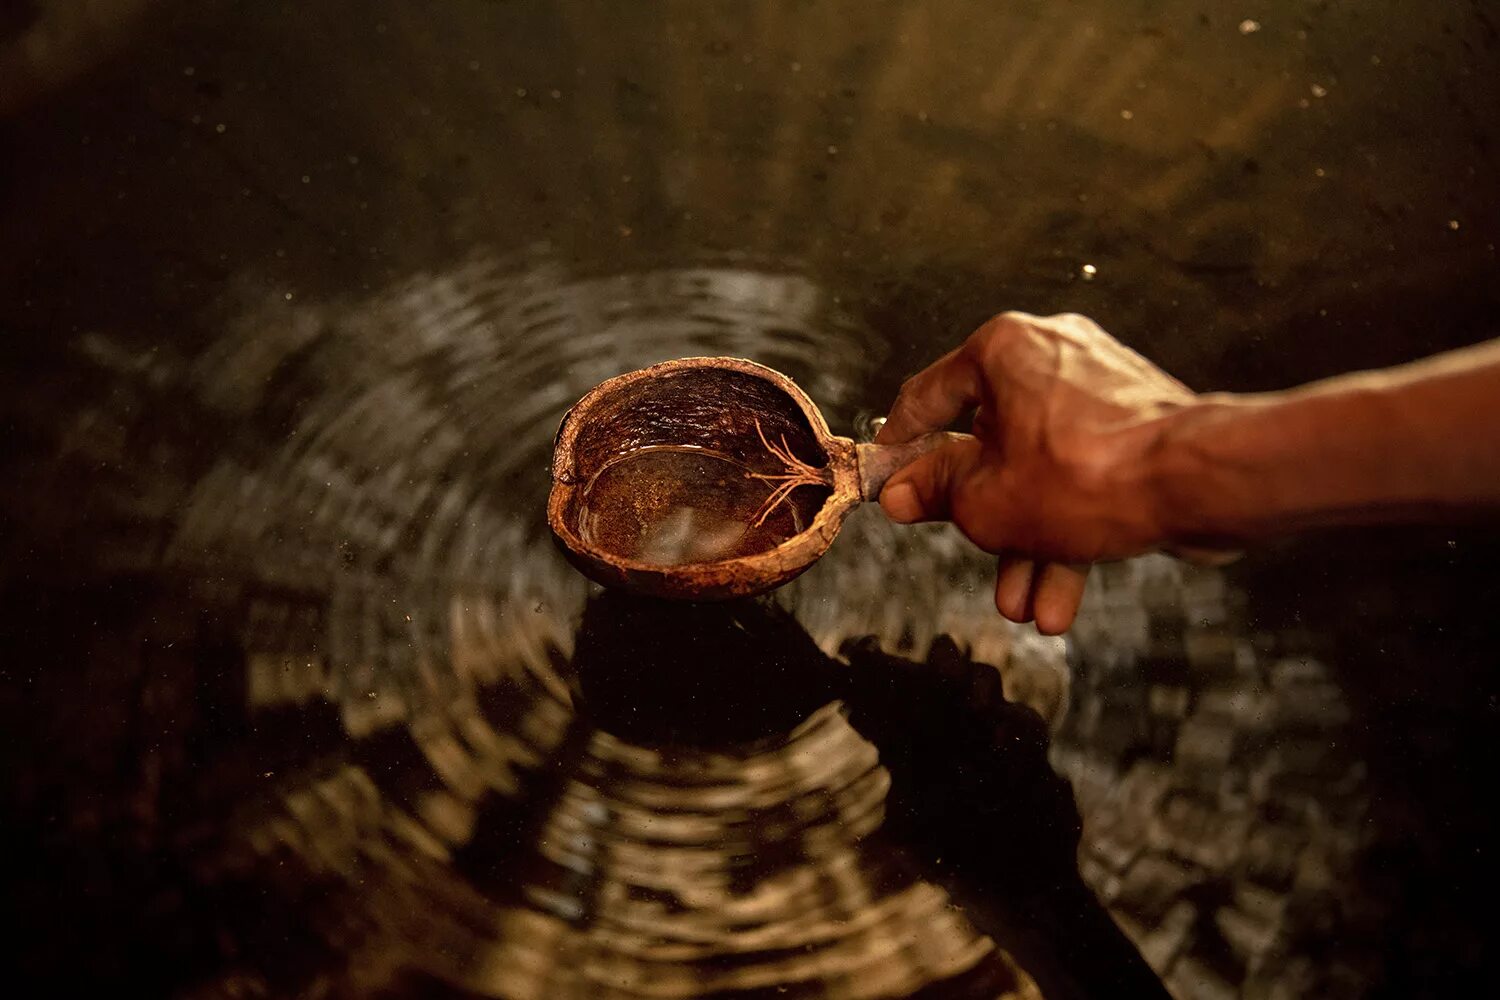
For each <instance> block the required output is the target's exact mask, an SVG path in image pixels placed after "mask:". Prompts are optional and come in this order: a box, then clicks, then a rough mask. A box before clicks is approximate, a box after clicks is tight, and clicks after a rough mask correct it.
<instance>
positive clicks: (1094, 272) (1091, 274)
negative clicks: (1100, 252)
mask: <svg viewBox="0 0 1500 1000" xmlns="http://www.w3.org/2000/svg"><path fill="white" fill-rule="evenodd" d="M1078 270H1079V272H1080V273H1081V274H1082V275H1083V280H1084V281H1093V280H1094V278H1095V277H1097V276H1098V274H1099V269H1098V268H1097V267H1095V266H1094V265H1093V264H1085V265H1083V267H1081V268H1079V269H1078Z"/></svg>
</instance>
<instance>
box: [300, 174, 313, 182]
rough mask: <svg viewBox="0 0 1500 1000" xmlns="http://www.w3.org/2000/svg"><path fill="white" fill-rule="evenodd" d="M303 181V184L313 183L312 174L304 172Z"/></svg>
mask: <svg viewBox="0 0 1500 1000" xmlns="http://www.w3.org/2000/svg"><path fill="white" fill-rule="evenodd" d="M302 183H303V184H311V183H312V177H311V175H309V174H303V175H302Z"/></svg>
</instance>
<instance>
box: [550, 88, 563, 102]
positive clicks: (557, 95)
mask: <svg viewBox="0 0 1500 1000" xmlns="http://www.w3.org/2000/svg"><path fill="white" fill-rule="evenodd" d="M551 96H552V99H553V100H554V101H560V100H562V91H560V90H558V89H556V88H553V90H552V92H551Z"/></svg>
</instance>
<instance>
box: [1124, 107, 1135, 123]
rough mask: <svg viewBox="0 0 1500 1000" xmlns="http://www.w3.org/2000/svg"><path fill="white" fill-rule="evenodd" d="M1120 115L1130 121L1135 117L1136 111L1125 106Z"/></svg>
mask: <svg viewBox="0 0 1500 1000" xmlns="http://www.w3.org/2000/svg"><path fill="white" fill-rule="evenodd" d="M1120 117H1121V118H1123V119H1125V120H1126V121H1130V119H1132V118H1134V117H1135V112H1134V111H1131V110H1130V109H1129V108H1125V109H1123V110H1122V111H1121V112H1120Z"/></svg>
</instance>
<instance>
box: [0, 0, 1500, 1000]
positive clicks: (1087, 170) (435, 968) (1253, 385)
mask: <svg viewBox="0 0 1500 1000" xmlns="http://www.w3.org/2000/svg"><path fill="white" fill-rule="evenodd" d="M75 6H76V5H65V4H62V3H60V2H56V3H54V2H52V0H37V2H33V3H31V4H22V5H20V7H18V9H17V10H18V12H17V13H15V14H14V15H12V14H9V13H7V14H4V15H0V115H3V118H0V147H3V153H4V158H3V160H0V162H3V167H0V199H3V201H0V234H3V235H0V334H3V336H4V338H5V347H4V353H3V355H0V356H3V358H4V361H3V363H0V429H3V434H4V438H3V440H4V442H5V443H4V445H3V446H0V517H3V522H0V523H3V524H4V525H5V527H4V530H3V531H0V546H3V547H0V559H3V562H0V607H3V608H4V611H3V612H0V640H3V643H4V645H3V649H0V656H3V660H0V734H3V735H0V765H3V779H0V829H3V834H0V837H3V842H0V848H3V855H0V865H3V868H4V873H5V874H4V878H5V888H4V892H3V898H4V903H3V904H0V906H3V909H4V910H6V911H8V913H7V915H9V916H10V917H11V918H12V919H11V920H10V921H8V925H9V926H12V927H13V928H20V929H19V931H16V930H13V931H12V932H11V937H10V939H9V941H8V943H9V944H11V945H12V948H13V949H14V950H13V955H12V958H11V961H10V962H8V963H7V965H6V971H5V972H4V973H0V983H4V984H5V985H4V986H3V987H0V988H4V989H6V990H7V992H15V991H16V990H19V991H20V992H19V993H17V995H43V994H47V995H64V994H68V993H70V992H73V991H76V990H80V989H88V988H95V989H97V988H101V987H113V986H116V985H118V984H121V983H131V984H134V985H136V986H137V987H138V988H139V990H140V991H141V992H143V993H144V994H146V995H169V996H185V997H205V998H206V997H258V996H265V997H309V998H311V997H371V996H373V997H437V996H490V997H507V998H533V997H534V998H553V997H577V998H593V997H620V998H626V997H629V998H646V997H651V998H668V997H689V996H702V995H712V996H718V997H735V998H748V997H762V996H766V997H771V996H776V997H779V996H826V997H842V998H876V997H899V996H924V997H934V998H941V997H968V996H976V997H978V996H984V997H993V996H1017V997H1033V996H1038V995H1041V996H1047V997H1073V996H1126V995H1132V996H1133V995H1151V993H1152V992H1153V991H1156V992H1157V994H1158V995H1160V990H1162V989H1166V990H1169V991H1170V992H1171V993H1172V994H1173V995H1175V996H1178V997H1214V998H1217V997H1225V996H1247V997H1267V998H1270V997H1295V996H1318V997H1355V996H1366V995H1403V996H1404V995H1410V996H1461V995H1482V994H1481V993H1476V992H1475V986H1474V982H1475V980H1476V979H1477V978H1478V977H1488V978H1493V970H1494V965H1493V958H1492V957H1491V952H1492V949H1491V948H1490V945H1491V944H1492V942H1493V939H1494V935H1495V932H1496V930H1497V928H1496V923H1495V920H1494V917H1493V915H1492V914H1493V902H1494V901H1493V898H1492V896H1491V895H1490V894H1489V893H1488V890H1487V888H1486V885H1487V883H1488V881H1489V880H1491V879H1493V877H1494V875H1495V870H1494V860H1493V858H1492V857H1491V855H1492V853H1493V852H1492V850H1491V847H1492V845H1493V844H1495V843H1496V842H1497V840H1500V838H1497V835H1500V821H1497V818H1496V807H1495V804H1494V796H1493V792H1492V790H1491V787H1490V786H1491V784H1492V782H1491V781H1490V779H1489V777H1488V775H1489V767H1488V761H1489V760H1491V759H1492V758H1493V755H1494V752H1495V741H1494V735H1493V734H1494V732H1495V731H1496V730H1495V727H1496V723H1497V722H1500V687H1497V685H1500V680H1497V677H1500V673H1497V671H1496V670H1495V661H1496V658H1495V652H1494V651H1495V649H1496V637H1497V631H1496V630H1497V628H1500V626H1497V624H1496V620H1495V617H1494V610H1493V609H1494V606H1495V602H1496V598H1497V597H1500V593H1497V588H1496V585H1495V582H1494V559H1495V556H1496V554H1497V551H1500V546H1497V545H1496V536H1495V533H1494V532H1493V531H1492V530H1490V529H1488V528H1485V527H1484V526H1470V527H1463V528H1455V529H1451V530H1449V529H1444V530H1441V531H1434V532H1402V533H1390V532H1365V533H1359V534H1357V535H1347V536H1342V535H1341V536H1331V537H1322V538H1318V539H1311V540H1306V541H1301V542H1297V543H1288V544H1284V545H1280V546H1275V547H1271V548H1268V549H1266V550H1263V551H1260V552H1256V553H1252V554H1251V556H1250V557H1249V558H1248V559H1247V560H1246V561H1245V562H1244V563H1243V564H1241V565H1240V566H1237V567H1235V568H1233V569H1232V570H1230V571H1226V572H1220V571H1210V570H1199V569H1192V568H1188V567H1184V566H1181V565H1179V564H1176V563H1174V562H1172V561H1170V560H1167V559H1165V558H1162V557H1150V558H1146V559H1140V560H1133V561H1130V562H1127V563H1123V564H1119V565H1115V566H1109V567H1104V568H1102V569H1101V570H1100V571H1099V572H1098V573H1097V574H1096V576H1095V579H1094V580H1093V581H1092V582H1091V585H1090V593H1089V596H1088V600H1087V604H1086V610H1085V614H1084V615H1083V617H1082V618H1081V619H1080V621H1079V623H1078V625H1077V627H1076V628H1075V629H1074V630H1073V632H1072V633H1071V634H1070V635H1069V636H1068V638H1067V640H1066V642H1064V641H1063V640H1049V639H1043V638H1041V637H1039V636H1037V635H1036V634H1035V632H1034V631H1033V630H1031V629H1030V628H1029V627H1026V628H1013V627H1010V626H1008V625H1007V624H1006V623H1004V622H1003V621H1001V620H1000V619H999V618H998V617H997V616H996V615H995V614H994V611H993V607H992V604H991V590H990V588H991V586H992V583H991V576H992V569H993V567H992V564H991V560H990V559H989V557H987V556H984V555H982V554H980V553H977V552H976V551H975V550H974V549H973V548H972V547H970V546H969V545H968V544H967V543H966V542H965V541H964V539H963V538H962V537H961V536H959V535H958V534H957V533H956V532H954V531H952V530H950V529H948V528H946V527H942V526H923V527H918V528H897V527H894V526H892V525H889V524H887V523H886V522H885V521H884V519H883V518H882V517H881V516H880V515H879V513H878V511H868V510H867V511H860V512H858V513H857V514H856V515H855V516H854V517H852V518H851V519H850V521H849V522H848V524H847V526H846V527H845V528H844V530H843V532H842V533H841V535H840V537H839V539H838V541H837V542H836V543H835V545H834V546H833V548H832V549H831V550H830V552H829V554H828V555H827V556H825V557H824V559H823V560H821V561H820V562H819V563H818V565H816V566H815V567H814V568H813V569H812V570H810V571H809V572H808V573H807V574H806V575H805V576H804V577H802V578H801V579H799V580H798V581H796V582H795V583H794V584H792V585H789V586H788V587H786V588H783V589H782V590H781V591H780V592H778V593H777V594H775V595H773V597H771V598H769V599H766V600H762V601H752V602H743V603H731V604H725V605H718V606H710V607H691V606H686V605H664V604H658V603H653V602H647V601H638V600H632V599H629V598H625V597H622V596H619V595H609V594H603V593H601V592H599V591H597V589H595V588H592V587H591V586H590V585H588V584H587V583H586V581H584V580H583V579H582V578H581V577H579V576H578V575H577V574H576V573H575V572H574V571H572V570H571V569H570V568H568V566H567V565H566V563H565V562H564V561H563V560H562V558H561V557H560V555H559V554H558V552H557V551H556V549H555V547H554V545H553V543H552V541H551V540H550V538H549V537H548V535H547V532H546V526H545V516H544V511H543V504H544V501H545V497H546V491H547V486H548V475H547V470H548V459H549V457H550V452H551V446H552V441H553V435H554V434H555V432H556V429H557V424H558V420H559V418H560V417H561V415H562V413H563V412H564V411H565V410H566V408H567V407H568V406H569V405H570V404H571V403H573V402H574V401H575V400H577V399H578V398H579V397H580V396H581V395H582V394H583V393H584V392H586V391H587V390H588V389H590V388H591V387H593V386H594V385H596V384H597V383H598V382H600V381H602V380H604V379H606V378H609V377H611V376H613V375H617V374H619V373H621V372H624V371H628V370H632V369H635V368H639V367H642V366H644V365H647V364H651V363H654V362H657V361H660V360H664V359H667V358H673V357H680V356H685V355H704V354H725V355H734V356H740V357H748V358H752V359H754V360H757V361H760V362H763V363H765V364H768V365H771V366H772V367H775V368H777V369H779V370H781V371H784V372H786V373H787V374H788V375H790V376H791V377H792V378H794V379H795V380H796V381H797V382H798V383H799V384H800V385H801V386H802V387H803V388H804V389H805V390H806V391H807V392H808V394H809V395H810V396H811V397H812V399H813V400H814V401H815V402H816V403H817V405H818V406H819V407H820V408H821V409H822V410H823V412H824V413H825V414H826V415H827V417H828V419H829V422H830V424H831V425H832V428H833V430H834V432H835V433H842V434H851V435H855V436H861V435H865V434H867V432H868V429H869V426H870V420H871V419H872V418H873V417H875V416H877V415H879V414H880V413H882V412H884V408H885V407H886V406H887V405H888V404H889V401H890V399H891V397H892V396H893V394H894V392H895V390H896V388H897V386H898V385H899V384H900V382H901V380H902V378H904V377H905V375H906V374H908V373H909V372H911V371H913V370H915V369H916V368H917V367H919V366H920V365H921V364H924V363H926V362H927V361H929V360H931V359H933V358H935V357H937V356H938V355H940V354H941V353H943V352H945V351H946V350H948V349H950V348H951V347H952V346H953V345H954V344H955V343H957V342H958V341H959V340H960V339H961V337H962V336H963V335H964V334H966V333H967V332H968V331H969V330H970V329H972V328H973V327H974V326H975V325H976V324H977V323H978V322H980V321H982V320H983V319H984V318H985V317H987V316H988V315H990V314H992V313H994V312H996V311H999V310H1001V309H1005V308H1022V309H1029V310H1032V311H1038V312H1058V311H1066V310H1072V311H1079V312H1084V313H1087V314H1089V315H1091V316H1093V317H1095V318H1096V319H1098V320H1099V321H1100V322H1101V323H1102V324H1103V325H1104V326H1105V327H1106V328H1108V329H1110V330H1112V331H1114V332H1115V333H1117V334H1118V335H1119V336H1120V337H1121V338H1122V339H1123V340H1125V341H1126V342H1128V343H1130V344H1131V345H1132V346H1134V347H1136V348H1138V349H1139V350H1141V351H1142V352H1143V353H1145V354H1146V355H1147V356H1149V357H1151V358H1153V359H1154V360H1156V361H1158V362H1160V363H1161V364H1162V365H1163V366H1164V367H1166V368H1167V369H1168V370H1170V371H1171V372H1172V373H1173V374H1175V375H1178V376H1179V377H1181V378H1183V379H1184V380H1185V381H1186V382H1187V383H1188V384H1190V385H1192V386H1194V387H1195V388H1200V389H1205V390H1208V389H1269V388H1277V387H1281V386H1285V385H1290V384H1294V383H1296V382H1299V381H1303V380H1306V379H1310V378H1316V377H1320V376H1323V375H1327V374H1330V373H1333V372H1336V371H1340V370H1346V369H1349V368H1354V367H1361V366H1369V365H1377V364H1386V363H1392V362H1397V361H1401V360H1405V359H1408V358H1412V357H1416V356H1419V355H1421V354H1424V353H1428V352H1431V351H1433V350H1437V349H1439V348H1443V347H1447V346H1454V345H1458V344H1462V343H1468V342H1472V341H1475V340H1479V339H1482V338H1485V337H1489V336H1493V335H1494V334H1495V333H1496V332H1497V330H1496V327H1497V323H1496V318H1497V316H1500V263H1497V261H1500V258H1497V254H1496V249H1495V245H1496V242H1497V240H1500V207H1497V206H1500V202H1497V201H1496V198H1495V192H1496V191H1500V154H1497V151H1496V145H1495V141H1496V138H1497V132H1500V128H1497V126H1500V93H1497V88H1496V84H1495V81H1496V80H1497V79H1500V27H1497V22H1496V20H1495V17H1494V15H1493V13H1492V12H1490V11H1489V9H1488V8H1487V6H1486V5H1484V4H1482V3H1458V4H1429V3H1418V2H1416V0H1409V2H1400V3H1393V4H1386V5H1380V6H1379V8H1378V9H1377V8H1373V7H1370V6H1368V5H1344V4H1335V3H1330V4H1317V3H1292V2H1285V0H1282V2H1277V3H1274V4H1269V5H1266V4H1263V5H1261V6H1260V7H1257V8H1254V9H1251V8H1250V7H1246V8H1244V9H1234V10H1229V9H1226V8H1224V7H1223V5H1216V4H1207V3H1189V2H1177V0H1172V2H1163V3H1145V2H1127V3H1109V4H1105V3H1079V4H1056V3H1044V2H1041V0H1035V2H1021V3H1011V4H1005V5H995V4H990V3H980V2H977V0H976V2H958V0H953V2H943V0H935V2H931V3H915V2H876V3H866V2H853V0H850V2H831V3H822V2H785V3H757V4H741V3H717V2H713V3H688V2H680V3H661V4H639V3H598V4H582V3H579V4H573V3H568V4H543V3H532V2H524V0H514V2H492V0H448V2H444V3H441V4H423V5H414V4H405V3H396V2H383V0H382V2H358V3H356V2H353V0H347V2H334V0H330V2H322V3H316V4H293V3H257V4H230V3H222V2H207V3H198V4H186V3H176V2H172V0H157V2H151V0H121V2H119V3H117V4H115V5H109V4H91V5H86V6H87V11H88V12H87V13H77V12H76V11H75V12H74V13H69V12H68V10H69V9H71V8H73V7H75ZM757 488H758V489H759V496H761V497H763V496H764V494H765V492H766V490H765V489H764V488H761V487H757ZM758 503H759V500H757V501H756V504H757V506H758ZM678 506H680V505H678ZM778 516H779V515H778ZM788 517H790V515H789V514H788ZM667 527H668V528H672V527H673V526H672V525H667ZM676 527H677V528H680V529H681V530H676V531H675V533H673V531H668V532H667V533H666V535H664V536H663V537H662V538H660V539H657V541H659V542H661V544H663V545H668V547H670V544H677V543H689V542H690V543H692V544H706V545H707V544H718V542H717V541H716V540H715V536H713V533H712V532H711V531H707V530H704V529H703V528H702V526H701V525H698V524H696V523H694V524H691V525H687V526H681V525H678V526H676ZM790 527H791V528H793V529H794V528H795V525H792V526H790ZM766 528H767V530H772V531H785V530H788V526H787V525H785V524H781V525H773V524H771V523H770V522H769V521H768V523H767V525H766ZM674 540H675V541H674ZM669 543H670V544H669ZM1160 984H1165V985H1164V986H1163V985H1160Z"/></svg>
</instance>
